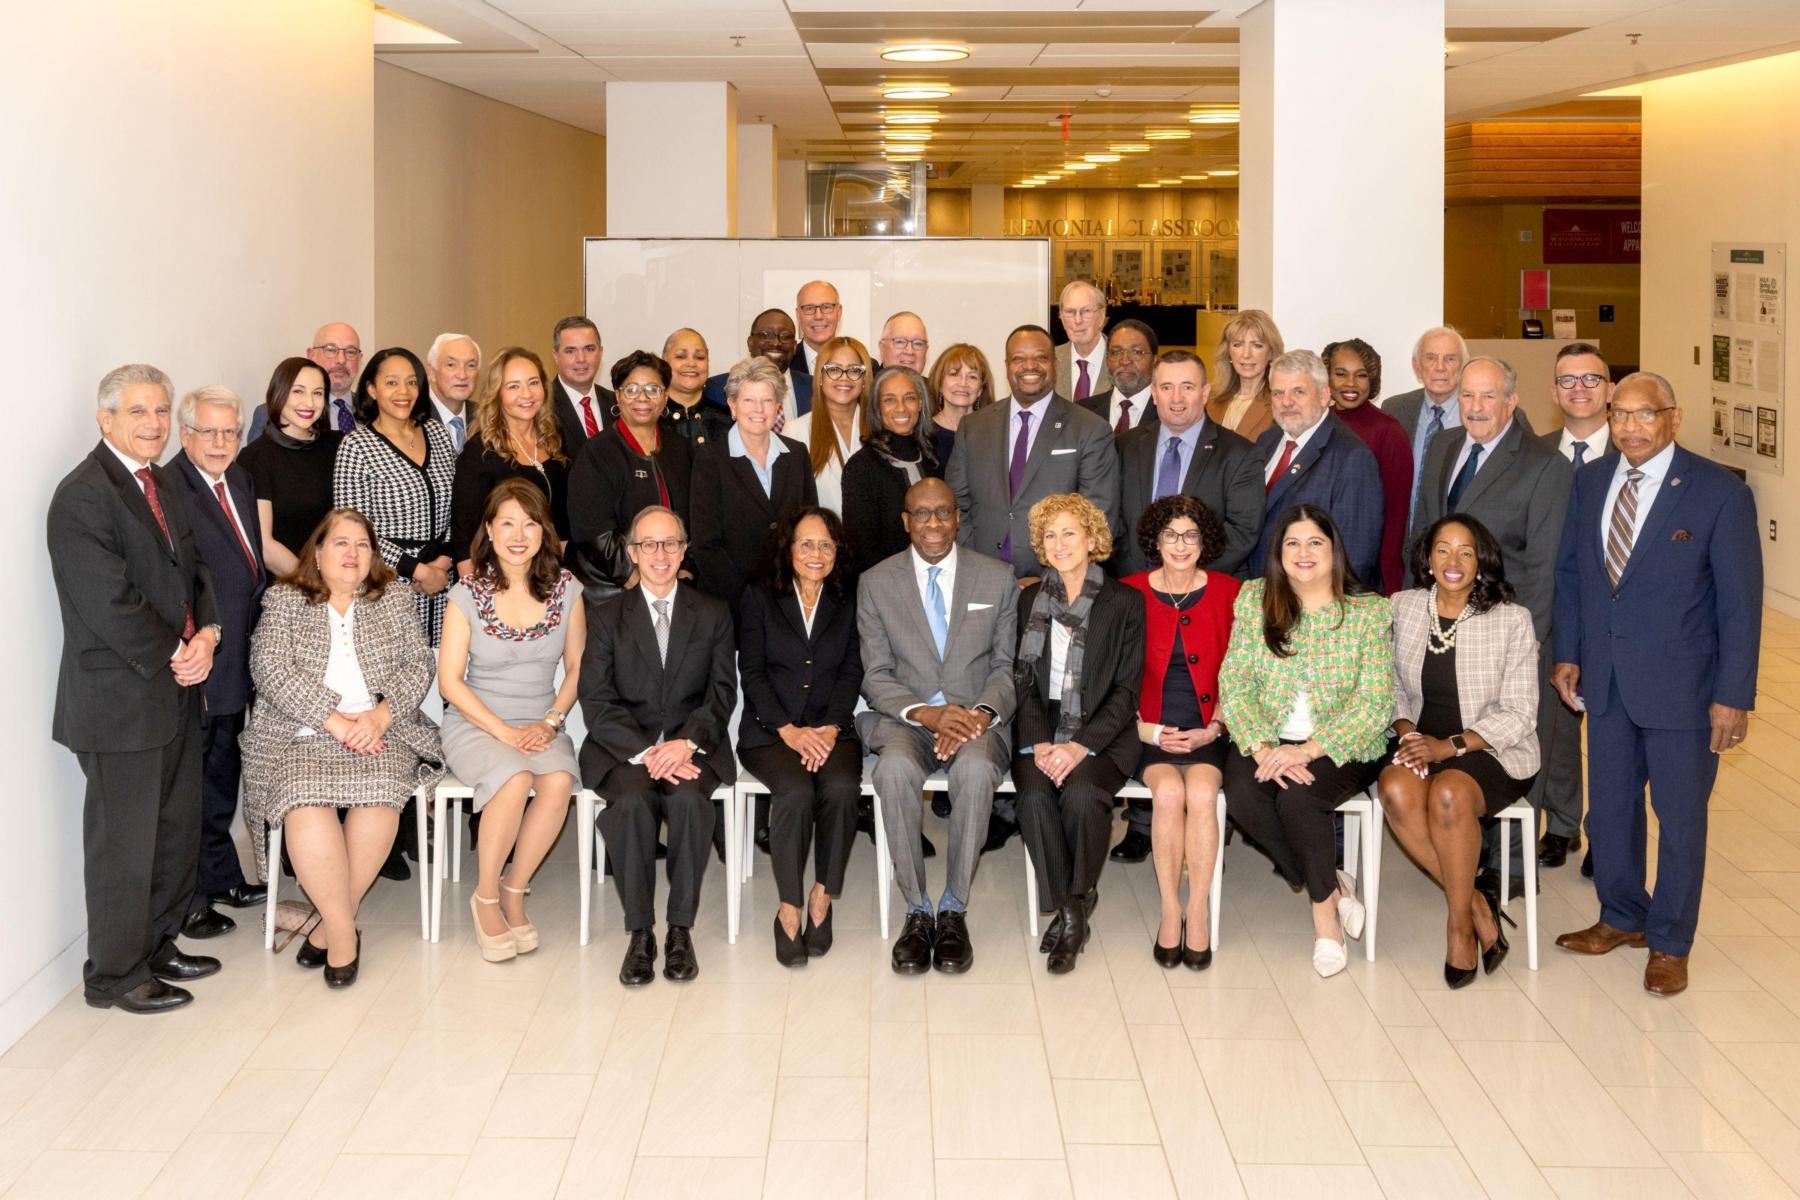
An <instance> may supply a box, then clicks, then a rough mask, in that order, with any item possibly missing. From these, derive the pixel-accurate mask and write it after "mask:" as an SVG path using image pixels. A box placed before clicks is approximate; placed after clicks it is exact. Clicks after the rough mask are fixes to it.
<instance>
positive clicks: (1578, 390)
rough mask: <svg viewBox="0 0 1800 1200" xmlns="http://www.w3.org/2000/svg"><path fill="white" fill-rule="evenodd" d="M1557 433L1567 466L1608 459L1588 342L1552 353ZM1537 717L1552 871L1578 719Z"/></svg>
mask: <svg viewBox="0 0 1800 1200" xmlns="http://www.w3.org/2000/svg"><path fill="white" fill-rule="evenodd" d="M1551 385H1552V389H1553V392H1554V394H1555V396H1556V407H1557V409H1558V410H1560V411H1561V413H1562V418H1563V423H1562V428H1561V429H1552V430H1551V431H1550V432H1549V433H1546V434H1544V435H1543V438H1542V441H1543V443H1544V444H1545V445H1546V446H1549V447H1550V448H1551V449H1552V450H1555V451H1556V452H1557V453H1558V454H1561V455H1562V456H1563V457H1564V458H1566V459H1568V460H1569V464H1570V465H1571V466H1572V467H1573V468H1574V469H1575V470H1577V471H1579V470H1580V469H1581V468H1582V467H1584V466H1586V465H1587V464H1588V463H1591V462H1594V461H1595V460H1597V459H1599V458H1602V457H1603V456H1605V455H1607V454H1611V453H1612V452H1613V450H1614V449H1615V447H1614V446H1613V440H1612V432H1611V428H1610V426H1609V424H1608V422H1607V419H1606V406H1607V404H1608V403H1610V402H1611V400H1612V371H1611V369H1610V368H1609V367H1608V366H1607V365H1606V359H1605V358H1603V357H1601V355H1600V347H1598V346H1596V345H1593V344H1592V343H1590V342H1570V343H1569V344H1568V345H1566V346H1564V347H1563V348H1562V349H1560V350H1558V351H1557V352H1556V374H1555V375H1554V376H1553V377H1552V379H1551ZM1542 703H1543V705H1544V710H1543V711H1542V712H1540V713H1538V727H1539V732H1540V734H1541V736H1542V737H1543V756H1544V769H1543V771H1542V772H1541V773H1540V774H1539V775H1538V788H1539V790H1540V791H1541V792H1542V793H1543V809H1544V836H1543V839H1542V840H1541V841H1539V843H1538V866H1540V867H1545V868H1548V869H1551V870H1554V869H1555V868H1557V867H1560V866H1562V865H1563V864H1564V863H1565V862H1567V861H1568V858H1569V851H1571V850H1575V849H1579V848H1580V846H1581V714H1580V713H1579V712H1577V711H1576V710H1575V709H1572V708H1570V707H1569V706H1568V705H1566V704H1564V703H1563V702H1562V701H1561V700H1560V699H1558V698H1556V696H1555V695H1554V689H1553V690H1552V694H1549V695H1545V696H1544V697H1543V700H1542ZM1581 873H1582V875H1584V876H1586V877H1587V878H1589V879H1592V878H1593V877H1594V854H1593V851H1592V850H1589V851H1588V852H1587V853H1586V854H1585V855H1583V856H1582V859H1581Z"/></svg>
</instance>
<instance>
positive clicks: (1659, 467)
mask: <svg viewBox="0 0 1800 1200" xmlns="http://www.w3.org/2000/svg"><path fill="white" fill-rule="evenodd" d="M1674 461H1675V443H1674V442H1670V443H1669V444H1668V445H1666V446H1664V447H1663V448H1662V449H1661V450H1658V451H1657V452H1656V453H1655V454H1653V455H1651V456H1650V460H1649V461H1648V462H1646V463H1645V464H1644V465H1643V466H1641V467H1639V468H1638V470H1640V471H1642V472H1643V473H1644V478H1643V480H1642V481H1641V482H1640V484H1639V486H1640V487H1641V486H1643V485H1644V484H1649V485H1651V486H1653V487H1655V486H1661V484H1662V481H1663V480H1664V479H1665V478H1666V477H1667V476H1668V474H1669V467H1670V465H1671V464H1672V463H1674ZM1629 470H1631V463H1630V462H1629V461H1628V460H1627V459H1626V458H1625V456H1624V455H1623V454H1621V455H1619V466H1618V469H1617V470H1615V471H1614V472H1613V474H1614V475H1615V476H1617V477H1618V478H1620V479H1623V478H1625V472H1627V471H1629Z"/></svg>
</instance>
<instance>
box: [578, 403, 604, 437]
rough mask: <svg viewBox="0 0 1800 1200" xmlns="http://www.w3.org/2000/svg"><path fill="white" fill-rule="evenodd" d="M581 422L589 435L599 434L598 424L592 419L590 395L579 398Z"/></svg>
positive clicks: (595, 435) (592, 409) (592, 406)
mask: <svg viewBox="0 0 1800 1200" xmlns="http://www.w3.org/2000/svg"><path fill="white" fill-rule="evenodd" d="M581 424H582V426H583V427H584V428H585V429H586V430H587V435H588V436H589V437H599V436H600V425H599V422H597V421H595V420H594V401H593V398H592V397H591V396H583V397H582V398H581Z"/></svg>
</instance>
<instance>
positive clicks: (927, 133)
mask: <svg viewBox="0 0 1800 1200" xmlns="http://www.w3.org/2000/svg"><path fill="white" fill-rule="evenodd" d="M881 136H882V137H884V138H887V139H889V140H890V141H895V142H929V141H930V140H931V130H929V129H884V130H882V131H881Z"/></svg>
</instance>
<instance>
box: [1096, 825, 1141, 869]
mask: <svg viewBox="0 0 1800 1200" xmlns="http://www.w3.org/2000/svg"><path fill="white" fill-rule="evenodd" d="M1106 857H1108V858H1110V859H1112V860H1113V861H1114V862H1122V863H1141V862H1143V861H1144V860H1145V859H1146V858H1149V857H1150V835H1149V834H1146V833H1139V832H1138V831H1137V830H1135V829H1127V830H1126V831H1125V836H1124V837H1122V838H1120V839H1119V844H1118V845H1116V846H1114V847H1113V848H1112V852H1111V853H1109V854H1108V855H1107V856H1106Z"/></svg>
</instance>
